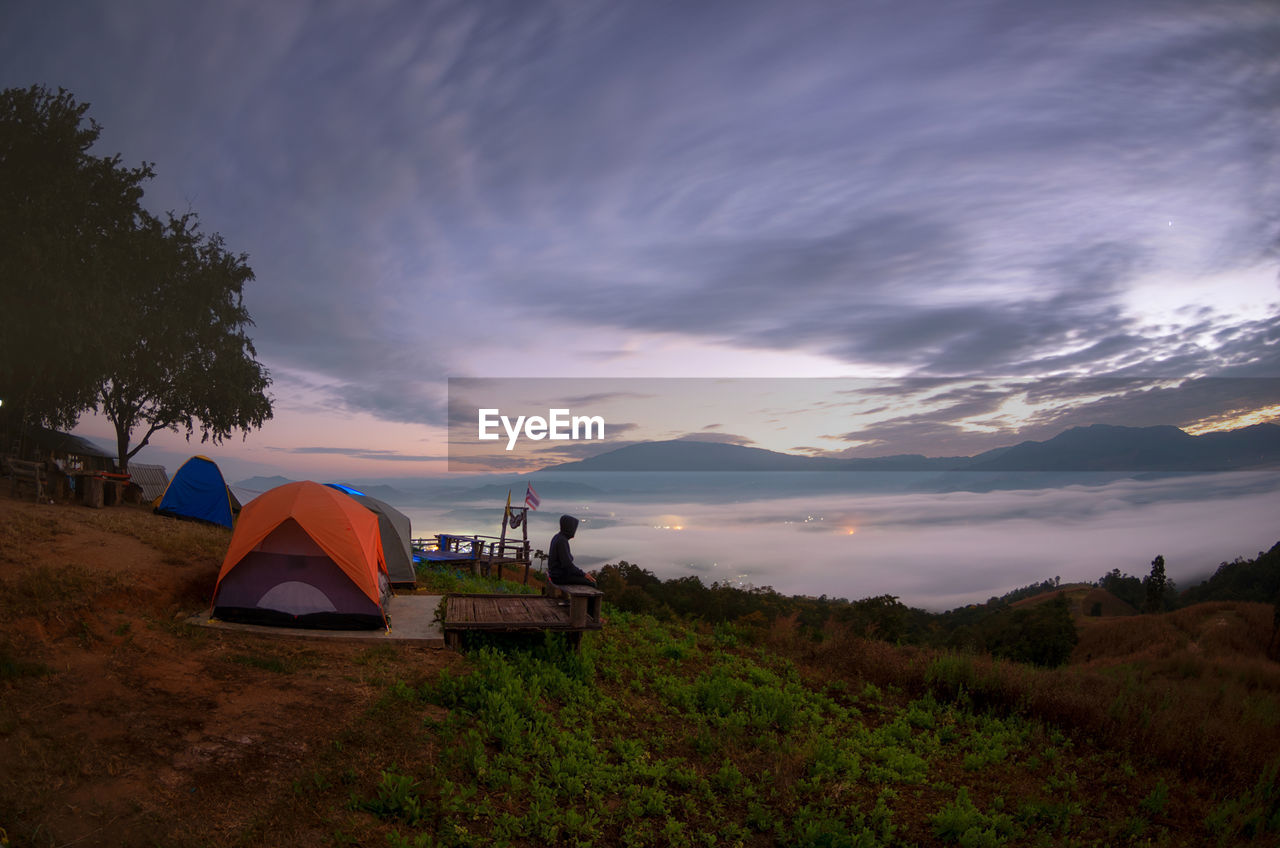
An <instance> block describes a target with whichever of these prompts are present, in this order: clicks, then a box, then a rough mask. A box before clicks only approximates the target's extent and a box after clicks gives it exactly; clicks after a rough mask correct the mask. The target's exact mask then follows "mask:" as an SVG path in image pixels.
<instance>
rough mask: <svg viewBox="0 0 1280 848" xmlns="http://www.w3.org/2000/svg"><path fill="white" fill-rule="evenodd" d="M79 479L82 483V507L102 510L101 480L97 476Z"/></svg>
mask: <svg viewBox="0 0 1280 848" xmlns="http://www.w3.org/2000/svg"><path fill="white" fill-rule="evenodd" d="M81 479H82V481H83V482H84V505H85V506H90V507H93V508H94V509H102V500H103V491H102V489H103V486H102V484H103V480H102V478H101V477H98V476H86V477H83V478H81Z"/></svg>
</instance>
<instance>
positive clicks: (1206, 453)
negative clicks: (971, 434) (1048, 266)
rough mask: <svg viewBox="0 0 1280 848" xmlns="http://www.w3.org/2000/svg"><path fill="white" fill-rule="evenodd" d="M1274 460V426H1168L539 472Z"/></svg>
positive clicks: (1214, 466)
mask: <svg viewBox="0 0 1280 848" xmlns="http://www.w3.org/2000/svg"><path fill="white" fill-rule="evenodd" d="M1277 465H1280V425H1277V424H1270V423H1267V424H1254V425H1251V426H1249V427H1243V428H1240V429H1237V430H1221V431H1215V432H1211V433H1203V434H1200V435H1191V434H1189V433H1187V432H1185V431H1183V430H1181V429H1179V428H1177V427H1174V426H1172V425H1168V424H1164V425H1156V426H1151V427H1126V426H1121V425H1116V424H1090V425H1087V426H1081V427H1072V428H1069V429H1067V430H1064V431H1062V432H1061V433H1059V434H1058V435H1056V436H1054V437H1052V438H1050V439H1046V440H1044V441H1034V440H1027V441H1023V442H1019V443H1018V444H1015V445H1010V446H1008V447H1000V448H994V449H992V450H989V451H984V452H982V453H979V454H975V455H974V456H967V457H965V456H961V457H955V456H950V457H929V456H924V455H921V454H897V455H893V456H884V457H848V458H843V457H812V456H800V455H796V454H788V453H781V452H778V451H771V450H766V449H764V448H751V447H744V446H741V445H733V444H726V443H723V442H699V441H695V440H690V439H675V440H669V441H657V442H640V443H638V444H634V445H627V446H625V447H621V448H617V449H615V450H612V451H607V452H605V453H602V454H598V455H596V456H594V457H590V458H588V459H583V460H577V461H575V462H567V463H560V464H557V465H549V466H546V467H544V468H542V469H540V470H541V471H1123V472H1161V471H1166V472H1175V471H1236V470H1244V469H1252V468H1266V467H1272V466H1277Z"/></svg>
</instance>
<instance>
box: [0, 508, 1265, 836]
mask: <svg viewBox="0 0 1280 848" xmlns="http://www.w3.org/2000/svg"><path fill="white" fill-rule="evenodd" d="M0 519H2V520H0V527H3V528H11V529H9V530H8V531H7V532H4V533H3V535H0V613H3V616H4V618H3V620H4V622H5V623H4V624H3V625H0V628H2V629H0V660H2V661H0V695H2V697H0V763H3V764H4V767H3V768H0V828H4V829H5V830H6V831H7V833H8V837H9V839H10V841H11V843H12V844H13V845H15V846H16V845H39V846H53V845H65V844H69V843H73V844H76V845H78V846H93V845H102V846H108V845H109V846H126V845H165V846H173V845H177V846H188V845H189V846H209V845H217V846H227V845H240V846H258V845H266V844H269V845H278V846H287V845H298V846H303V845H306V846H316V845H320V846H356V845H358V846H392V848H394V847H395V846H470V845H475V846H479V845H509V846H540V845H566V846H568V845H584V846H585V845H635V846H640V845H655V846H658V845H660V846H668V845H674V846H735V845H742V846H768V845H788V846H793V845H794V846H879V845H903V846H907V845H919V846H931V845H962V846H1001V845H1009V846H1022V845H1031V846H1036V845H1044V846H1059V845H1064V846H1072V845H1075V846H1093V845H1096V846H1110V845H1170V846H1172V845H1224V846H1228V845H1248V844H1255V845H1275V844H1277V840H1278V838H1280V756H1278V755H1277V754H1276V752H1277V751H1280V665H1278V664H1276V663H1273V662H1269V661H1268V660H1266V659H1265V656H1263V650H1264V648H1265V638H1266V636H1267V635H1268V634H1269V629H1268V628H1269V621H1270V609H1269V607H1266V606H1264V605H1256V604H1241V603H1224V604H1210V605H1202V606H1201V607H1192V608H1188V609H1184V610H1180V611H1178V612H1176V613H1171V614H1164V615H1155V616H1140V617H1115V618H1102V619H1091V620H1088V619H1086V620H1084V621H1083V622H1081V627H1080V641H1079V644H1078V645H1077V646H1076V651H1075V653H1074V654H1073V655H1072V661H1071V663H1070V664H1068V665H1066V666H1063V667H1060V668H1055V669H1044V668H1035V667H1031V666H1026V665H1021V664H1017V663H1012V662H1005V661H999V660H993V659H990V658H988V657H985V656H982V655H976V654H961V653H954V652H948V651H945V650H942V649H934V648H925V647H895V646H893V645H890V644H887V643H885V642H881V641H874V640H868V639H865V638H861V637H860V636H856V635H853V634H854V633H855V632H857V633H864V632H865V628H864V627H862V625H861V624H860V623H859V622H856V621H855V622H852V623H844V624H842V623H840V622H837V621H835V620H828V621H826V622H825V624H823V625H821V626H822V627H823V628H824V629H823V630H822V634H821V635H822V638H821V639H814V638H813V634H812V632H811V630H812V628H811V627H809V626H801V625H800V624H799V623H798V622H797V621H796V619H795V617H779V618H777V619H776V620H775V621H774V623H772V624H770V623H769V622H768V621H767V620H766V619H765V618H764V617H762V616H760V615H757V614H754V613H753V614H751V615H747V616H744V620H742V621H740V622H733V621H729V622H721V623H717V624H710V623H700V622H697V621H693V620H691V619H688V618H684V617H681V616H679V615H671V616H669V617H667V618H665V619H659V618H655V617H653V616H651V615H648V614H642V613H625V612H621V611H619V610H617V609H616V608H615V609H612V610H611V609H610V608H609V607H608V606H606V615H607V616H608V621H607V624H606V626H605V629H604V630H603V631H601V632H600V633H593V634H588V636H587V637H586V638H585V639H584V642H583V650H582V651H581V653H572V652H569V651H567V650H565V649H564V647H563V646H562V644H561V643H560V642H558V641H556V640H555V639H551V640H534V641H532V642H528V641H525V642H519V641H508V642H502V643H500V642H494V641H488V642H479V641H477V642H473V643H472V644H471V645H470V649H469V650H468V651H467V652H466V653H465V654H464V655H461V656H459V655H456V654H451V653H449V652H445V651H439V650H434V651H433V650H430V649H426V648H422V647H415V646H411V645H397V644H387V645H379V646H377V647H373V648H370V647H368V646H365V645H342V644H334V643H319V642H311V641H305V640H288V639H264V638H262V637H259V636H256V635H252V634H238V633H224V632H220V631H210V630H205V629H202V628H194V627H190V626H188V625H186V624H184V623H182V618H183V617H184V616H185V615H187V614H189V613H190V612H194V611H196V610H198V609H200V608H201V606H202V605H203V604H205V603H207V600H208V592H209V591H211V589H212V581H213V578H214V576H215V575H216V571H217V563H218V561H219V558H220V553H219V551H220V549H221V548H222V546H224V545H225V544H226V536H225V534H224V535H219V533H220V532H222V531H210V530H206V529H203V528H199V527H198V526H196V525H190V524H186V523H181V522H173V521H171V520H168V519H163V518H159V517H156V516H153V515H150V514H149V513H145V512H142V511H139V510H126V509H120V510H114V511H111V510H108V511H104V512H95V511H92V510H84V509H82V508H75V507H67V508H60V507H47V506H45V507H41V506H36V505H31V504H20V505H19V504H15V503H14V502H12V501H8V500H6V499H4V498H0ZM183 550H186V551H188V552H189V557H188V558H186V559H184V557H183V554H182V551H183ZM448 579H452V580H459V582H457V583H455V584H453V585H452V588H455V589H463V590H466V589H467V588H469V586H468V585H467V584H466V582H465V581H464V580H461V578H456V577H449V578H448ZM486 588H487V587H486ZM509 588H510V589H511V590H515V587H509ZM815 626H816V625H815Z"/></svg>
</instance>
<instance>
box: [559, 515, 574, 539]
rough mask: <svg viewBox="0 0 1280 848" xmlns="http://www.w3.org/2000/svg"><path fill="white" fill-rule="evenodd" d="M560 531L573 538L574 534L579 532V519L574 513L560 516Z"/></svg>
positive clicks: (568, 537) (567, 537)
mask: <svg viewBox="0 0 1280 848" xmlns="http://www.w3.org/2000/svg"><path fill="white" fill-rule="evenodd" d="M560 532H561V533H563V534H564V537H565V538H566V539H572V538H573V534H574V533H577V532H578V519H576V518H574V517H573V516H572V515H562V516H560Z"/></svg>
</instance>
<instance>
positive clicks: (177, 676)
mask: <svg viewBox="0 0 1280 848" xmlns="http://www.w3.org/2000/svg"><path fill="white" fill-rule="evenodd" d="M229 540H230V533H229V532H228V531H225V530H223V529H221V528H213V527H207V526H205V525H200V524H194V523H190V522H182V521H177V520H175V519H171V518H165V517H161V516H156V515H153V514H152V513H151V512H150V510H149V509H146V508H140V507H112V508H108V509H105V510H93V509H88V508H85V507H82V506H78V505H71V504H54V505H51V504H36V503H32V502H30V501H19V500H14V499H12V498H9V497H7V493H0V764H2V765H0V828H4V829H6V830H7V832H8V835H9V838H10V840H11V841H12V842H13V844H14V845H28V844H30V845H41V846H43V845H65V844H70V843H74V844H75V845H78V846H93V845H102V846H128V845H204V844H227V843H228V842H234V841H237V839H238V837H239V835H240V834H241V833H242V832H243V831H244V829H245V828H246V827H248V826H249V824H250V823H251V822H255V821H257V820H259V819H260V817H261V816H262V815H263V814H264V812H265V811H272V814H273V815H276V814H278V811H279V810H281V809H288V808H289V802H288V796H289V795H290V793H291V792H293V787H294V785H295V781H296V780H298V779H299V778H300V776H302V775H305V774H307V773H308V772H309V771H310V769H311V767H312V765H313V763H314V762H318V761H319V759H320V758H321V757H324V756H327V755H329V753H330V752H331V743H332V741H333V740H334V739H336V738H337V737H338V736H340V735H344V734H345V735H348V736H349V735H351V733H350V731H357V732H360V731H361V730H362V729H361V728H358V727H356V725H357V724H358V723H359V722H360V721H362V720H363V719H362V716H363V715H364V714H365V712H366V711H367V710H368V708H369V707H370V705H371V704H372V703H373V701H374V700H376V698H378V697H379V696H380V695H381V693H382V692H383V691H384V689H385V687H386V684H387V683H388V682H389V681H392V680H396V679H421V678H422V677H424V676H426V675H431V674H434V673H435V672H436V671H437V670H438V669H439V668H441V667H443V666H445V665H449V664H451V663H454V662H459V661H460V660H459V658H458V657H457V656H456V655H453V654H451V653H448V652H445V651H443V650H442V649H439V648H431V647H426V646H422V645H410V644H390V645H389V644H384V643H379V645H378V646H377V647H370V646H369V645H367V644H357V643H343V642H312V641H309V640H296V639H273V638H270V637H263V636H261V635H257V634H245V633H234V632H222V631H215V630H209V629H205V628H196V627H191V626H190V625H188V624H186V623H185V621H184V619H185V618H187V617H188V616H190V615H192V614H194V613H196V612H198V611H200V610H201V609H203V608H205V607H206V606H207V605H208V603H209V600H210V597H211V595H212V592H213V586H214V582H215V580H216V578H217V572H218V567H219V565H220V564H221V559H222V555H223V553H224V552H225V550H226V546H227V543H228V541H229ZM275 824H276V825H278V826H280V827H281V828H282V829H283V830H286V831H287V829H288V823H287V822H276V823H275Z"/></svg>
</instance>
